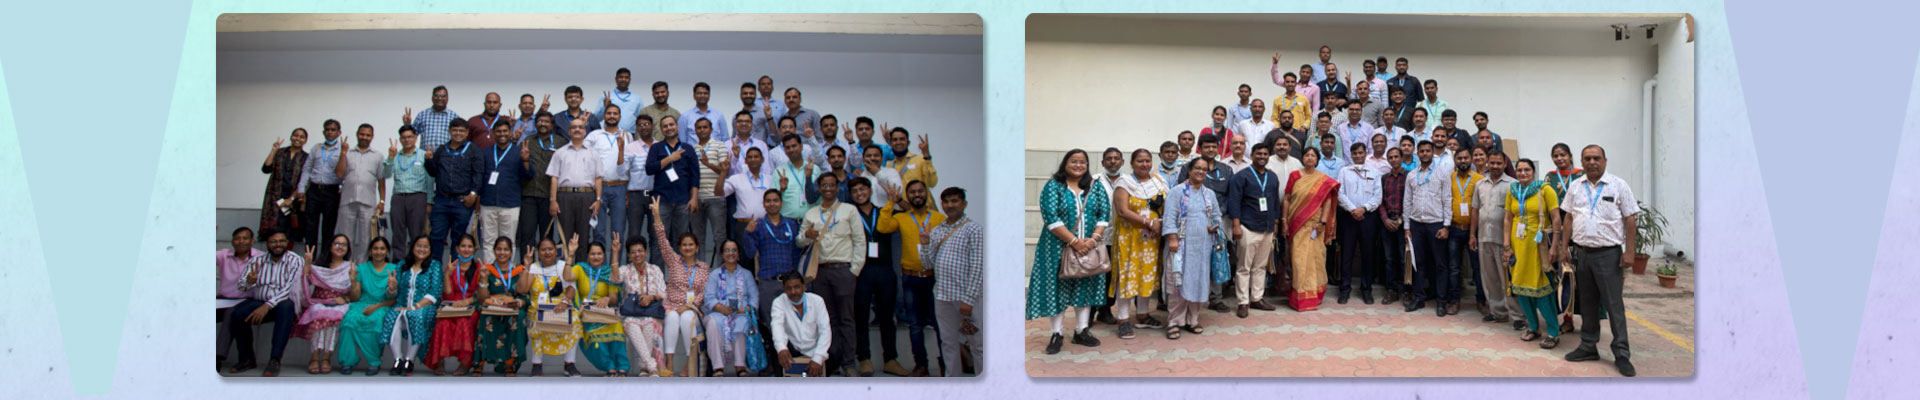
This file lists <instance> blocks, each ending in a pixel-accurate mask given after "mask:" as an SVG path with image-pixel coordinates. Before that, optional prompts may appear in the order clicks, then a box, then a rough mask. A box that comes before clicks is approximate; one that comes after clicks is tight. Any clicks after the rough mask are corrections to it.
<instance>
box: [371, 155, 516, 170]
mask: <svg viewBox="0 0 1920 400" xmlns="http://www.w3.org/2000/svg"><path fill="white" fill-rule="evenodd" d="M419 156H420V155H419V154H416V153H414V152H412V151H409V152H407V154H406V156H405V157H406V158H401V157H399V156H395V157H394V160H393V161H394V163H395V164H400V170H401V171H406V170H410V169H413V161H409V160H408V159H411V158H415V157H419ZM494 164H499V163H494Z"/></svg>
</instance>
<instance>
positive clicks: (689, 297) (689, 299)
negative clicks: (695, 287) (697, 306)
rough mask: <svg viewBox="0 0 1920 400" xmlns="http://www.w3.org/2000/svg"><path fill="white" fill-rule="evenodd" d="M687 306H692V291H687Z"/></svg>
mask: <svg viewBox="0 0 1920 400" xmlns="http://www.w3.org/2000/svg"><path fill="white" fill-rule="evenodd" d="M687 304H693V291H691V290H689V291H687Z"/></svg>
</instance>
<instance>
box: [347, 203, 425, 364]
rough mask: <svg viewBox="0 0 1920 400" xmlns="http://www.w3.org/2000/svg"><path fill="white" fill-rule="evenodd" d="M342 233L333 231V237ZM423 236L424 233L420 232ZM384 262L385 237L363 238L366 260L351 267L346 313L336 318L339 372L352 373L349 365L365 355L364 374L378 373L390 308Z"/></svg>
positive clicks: (389, 274)
mask: <svg viewBox="0 0 1920 400" xmlns="http://www.w3.org/2000/svg"><path fill="white" fill-rule="evenodd" d="M344 237H345V235H335V237H334V241H336V242H337V241H340V240H343V239H342V238H344ZM423 237H424V236H423ZM395 269H397V268H396V267H395V266H394V265H392V264H387V238H385V237H375V238H373V240H371V241H368V242H367V261H366V262H362V263H360V265H359V266H356V267H354V272H353V276H352V277H351V278H350V280H351V281H352V286H351V287H349V288H347V298H346V299H347V301H349V302H350V303H348V304H347V312H346V315H345V316H343V317H341V318H340V331H339V332H340V343H339V349H340V351H339V353H337V354H336V355H338V356H339V357H340V374H342V375H352V374H353V368H354V366H356V365H359V364H360V360H362V359H365V360H366V363H367V376H373V375H376V374H379V373H380V343H381V342H382V341H381V339H380V338H381V337H382V336H385V335H382V334H383V333H386V332H387V329H386V321H387V314H388V313H389V312H391V311H392V310H393V309H392V307H393V294H394V289H395V286H396V285H394V283H395V282H394V273H393V272H394V270H395Z"/></svg>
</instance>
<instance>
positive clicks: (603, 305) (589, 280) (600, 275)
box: [572, 236, 628, 377]
mask: <svg viewBox="0 0 1920 400" xmlns="http://www.w3.org/2000/svg"><path fill="white" fill-rule="evenodd" d="M614 237H615V238H618V236H614ZM613 258H614V257H613V256H612V255H611V254H609V253H607V245H606V244H603V243H600V242H593V243H592V244H588V245H587V259H586V260H584V261H583V262H580V263H575V264H573V271H572V272H573V287H574V291H573V294H574V295H576V296H580V297H579V298H576V299H574V304H578V305H581V307H583V308H584V307H592V308H597V309H602V310H612V309H614V308H616V307H619V305H620V304H619V303H618V300H619V299H620V283H619V282H618V281H615V280H614V276H613V264H614V263H613ZM620 327H621V324H617V323H614V324H597V323H585V322H583V323H582V324H581V325H580V329H581V331H582V332H583V333H584V336H582V337H581V338H580V350H581V353H585V354H586V355H587V362H590V363H593V367H594V368H598V369H600V370H601V371H606V376H607V377H621V376H626V373H627V361H628V360H627V334H626V332H622V331H621V330H620Z"/></svg>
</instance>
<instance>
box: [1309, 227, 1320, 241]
mask: <svg viewBox="0 0 1920 400" xmlns="http://www.w3.org/2000/svg"><path fill="white" fill-rule="evenodd" d="M1307 238H1308V239H1313V240H1320V230H1319V229H1314V230H1313V233H1312V234H1308V235H1307Z"/></svg>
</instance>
